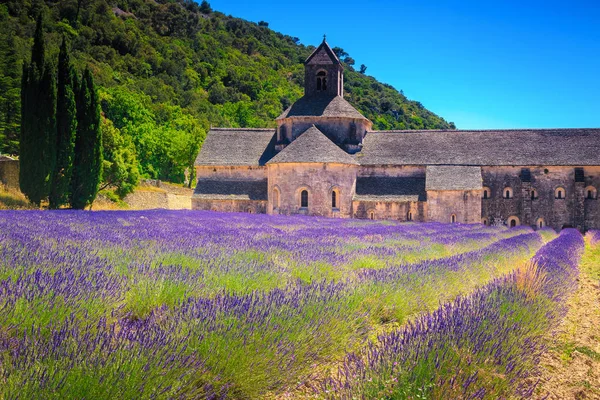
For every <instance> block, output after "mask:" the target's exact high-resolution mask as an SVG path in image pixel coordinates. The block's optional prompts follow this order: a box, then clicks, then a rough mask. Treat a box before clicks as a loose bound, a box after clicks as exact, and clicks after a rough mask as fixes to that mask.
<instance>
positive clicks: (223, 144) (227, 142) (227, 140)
mask: <svg viewBox="0 0 600 400" xmlns="http://www.w3.org/2000/svg"><path fill="white" fill-rule="evenodd" d="M275 139H276V137H275V130H274V129H234V128H228V129H223V128H212V129H211V130H210V131H209V132H208V134H207V135H206V139H205V140H204V144H203V145H202V148H201V149H200V153H199V154H198V157H197V158H196V165H265V163H266V162H267V161H269V159H271V157H273V155H275Z"/></svg>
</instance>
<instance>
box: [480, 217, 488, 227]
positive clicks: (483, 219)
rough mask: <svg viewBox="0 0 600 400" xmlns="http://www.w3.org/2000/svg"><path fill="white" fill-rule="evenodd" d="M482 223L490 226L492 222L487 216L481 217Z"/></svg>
mask: <svg viewBox="0 0 600 400" xmlns="http://www.w3.org/2000/svg"><path fill="white" fill-rule="evenodd" d="M481 223H482V224H483V225H485V226H488V225H489V224H490V222H489V221H488V219H487V218H481Z"/></svg>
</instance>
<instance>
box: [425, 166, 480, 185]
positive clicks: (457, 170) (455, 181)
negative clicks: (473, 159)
mask: <svg viewBox="0 0 600 400" xmlns="http://www.w3.org/2000/svg"><path fill="white" fill-rule="evenodd" d="M425 174H426V175H425V179H426V184H425V189H426V190H477V189H481V188H482V187H483V186H482V182H483V180H482V178H481V167H466V166H462V165H460V166H455V165H453V166H447V165H435V166H429V167H427V169H426V172H425Z"/></svg>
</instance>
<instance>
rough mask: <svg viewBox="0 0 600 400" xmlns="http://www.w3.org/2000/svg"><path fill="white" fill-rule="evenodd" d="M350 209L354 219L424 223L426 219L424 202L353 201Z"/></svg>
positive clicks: (425, 204)
mask: <svg viewBox="0 0 600 400" xmlns="http://www.w3.org/2000/svg"><path fill="white" fill-rule="evenodd" d="M352 207H353V211H354V218H363V219H387V220H396V221H416V222H424V221H425V220H426V217H427V203H426V202H424V201H410V202H409V201H405V202H394V201H389V202H387V201H357V200H355V201H353V202H352ZM409 213H410V215H409Z"/></svg>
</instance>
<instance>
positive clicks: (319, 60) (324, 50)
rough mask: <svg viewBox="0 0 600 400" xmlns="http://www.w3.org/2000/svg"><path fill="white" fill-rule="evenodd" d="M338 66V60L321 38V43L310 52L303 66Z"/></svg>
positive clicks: (339, 63)
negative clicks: (312, 64)
mask: <svg viewBox="0 0 600 400" xmlns="http://www.w3.org/2000/svg"><path fill="white" fill-rule="evenodd" d="M311 63H314V64H338V65H342V63H341V62H340V59H339V58H338V57H337V56H336V55H335V53H334V52H333V50H331V47H329V44H328V43H327V41H326V40H325V38H323V43H321V45H320V46H319V47H317V48H316V49H315V51H313V52H312V54H311V55H310V56H308V58H307V59H306V61H305V62H304V64H311Z"/></svg>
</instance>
